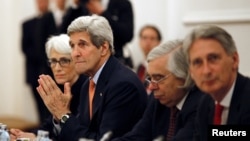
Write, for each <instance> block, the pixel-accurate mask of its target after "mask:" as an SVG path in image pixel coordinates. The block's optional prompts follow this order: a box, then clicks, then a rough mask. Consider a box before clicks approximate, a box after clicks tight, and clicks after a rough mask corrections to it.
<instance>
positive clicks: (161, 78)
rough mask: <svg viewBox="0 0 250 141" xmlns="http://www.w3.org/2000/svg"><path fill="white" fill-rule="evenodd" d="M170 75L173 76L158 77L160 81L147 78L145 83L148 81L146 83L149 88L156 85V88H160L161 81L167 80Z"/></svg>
mask: <svg viewBox="0 0 250 141" xmlns="http://www.w3.org/2000/svg"><path fill="white" fill-rule="evenodd" d="M170 75H171V73H169V74H167V75H165V76H161V77H158V79H156V80H153V79H152V78H151V77H147V78H146V79H145V81H146V83H147V86H148V85H149V84H152V85H154V86H158V84H159V83H160V82H161V81H163V80H165V79H167V78H168V77H169V76H170Z"/></svg>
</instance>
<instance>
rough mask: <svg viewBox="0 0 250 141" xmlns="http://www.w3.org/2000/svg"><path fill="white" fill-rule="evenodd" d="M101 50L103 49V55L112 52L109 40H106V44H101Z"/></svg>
mask: <svg viewBox="0 0 250 141" xmlns="http://www.w3.org/2000/svg"><path fill="white" fill-rule="evenodd" d="M100 51H101V56H106V55H107V54H108V53H109V52H110V50H109V44H108V42H107V41H105V42H104V44H102V45H101V48H100Z"/></svg>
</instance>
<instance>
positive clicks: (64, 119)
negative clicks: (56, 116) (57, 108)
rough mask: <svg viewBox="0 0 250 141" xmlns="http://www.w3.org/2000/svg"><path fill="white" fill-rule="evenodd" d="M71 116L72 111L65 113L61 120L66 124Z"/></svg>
mask: <svg viewBox="0 0 250 141" xmlns="http://www.w3.org/2000/svg"><path fill="white" fill-rule="evenodd" d="M70 116H71V113H67V114H65V115H63V116H62V118H61V120H60V122H61V123H62V124H64V123H65V122H66V121H67V120H68V119H69V118H70Z"/></svg>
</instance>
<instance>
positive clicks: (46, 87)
mask: <svg viewBox="0 0 250 141" xmlns="http://www.w3.org/2000/svg"><path fill="white" fill-rule="evenodd" d="M38 83H39V86H38V87H37V91H38V93H39V94H40V96H41V98H42V99H43V102H44V104H45V105H46V107H47V108H48V110H49V111H50V113H51V114H52V115H53V116H54V117H55V118H56V120H59V119H61V117H62V115H64V114H66V113H71V112H70V109H69V108H70V101H71V98H72V95H71V88H70V84H69V83H68V82H67V83H65V84H64V93H63V92H62V91H61V90H60V88H58V86H57V84H56V83H55V81H54V80H53V79H52V78H51V77H50V76H49V75H43V74H42V75H40V76H39V79H38Z"/></svg>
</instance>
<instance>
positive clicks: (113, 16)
mask: <svg viewBox="0 0 250 141" xmlns="http://www.w3.org/2000/svg"><path fill="white" fill-rule="evenodd" d="M81 1H82V2H83V3H85V6H86V8H87V9H88V11H89V12H90V13H92V14H98V15H100V16H104V17H105V18H106V19H107V20H108V21H109V23H110V26H111V28H112V30H113V34H114V46H115V48H114V49H115V54H114V55H115V57H117V58H118V59H119V60H120V61H121V62H123V63H124V64H125V65H127V66H129V67H130V68H133V63H132V60H131V58H130V57H126V56H124V54H123V48H124V46H125V45H126V44H127V43H128V42H130V41H131V40H132V39H133V35H134V13H133V8H132V4H131V2H130V1H129V0H108V4H107V8H106V9H105V8H104V6H103V5H102V4H101V0H81Z"/></svg>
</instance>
